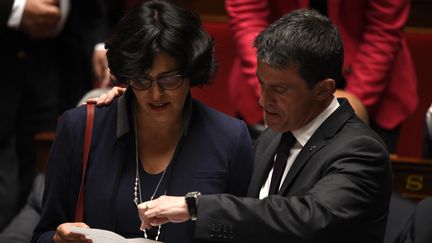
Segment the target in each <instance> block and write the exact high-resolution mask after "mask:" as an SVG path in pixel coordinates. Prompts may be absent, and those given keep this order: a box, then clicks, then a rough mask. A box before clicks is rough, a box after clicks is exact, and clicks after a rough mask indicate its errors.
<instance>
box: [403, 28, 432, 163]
mask: <svg viewBox="0 0 432 243" xmlns="http://www.w3.org/2000/svg"><path fill="white" fill-rule="evenodd" d="M406 36H407V40H408V45H409V47H410V49H411V54H412V58H413V61H414V65H415V68H416V72H417V77H418V82H419V83H418V93H419V98H420V99H419V105H418V107H417V110H416V112H415V113H414V114H413V115H412V116H411V117H410V118H409V119H408V120H407V121H406V122H404V124H403V125H402V128H401V134H400V137H399V143H398V148H397V154H398V155H402V156H412V157H421V155H422V147H423V145H422V143H423V136H424V121H425V114H426V111H427V109H428V108H429V106H430V105H431V103H432V72H431V69H432V63H431V61H430V58H431V56H432V29H407V31H406Z"/></svg>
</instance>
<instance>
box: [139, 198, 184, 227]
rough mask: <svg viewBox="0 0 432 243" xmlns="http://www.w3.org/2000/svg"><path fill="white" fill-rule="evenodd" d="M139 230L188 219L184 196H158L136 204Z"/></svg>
mask: <svg viewBox="0 0 432 243" xmlns="http://www.w3.org/2000/svg"><path fill="white" fill-rule="evenodd" d="M138 213H139V216H140V219H141V227H140V229H141V230H144V229H146V228H150V227H151V226H158V225H161V224H165V223H168V222H173V223H181V222H184V221H186V220H189V219H190V215H189V211H188V208H187V204H186V200H185V197H173V196H160V197H159V198H157V199H155V200H153V201H147V202H143V203H141V204H139V205H138Z"/></svg>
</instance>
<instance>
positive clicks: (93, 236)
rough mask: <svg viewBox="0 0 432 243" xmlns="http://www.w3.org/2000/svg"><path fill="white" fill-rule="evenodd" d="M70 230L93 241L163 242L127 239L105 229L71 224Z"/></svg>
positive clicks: (97, 242) (110, 242)
mask: <svg viewBox="0 0 432 243" xmlns="http://www.w3.org/2000/svg"><path fill="white" fill-rule="evenodd" d="M69 230H70V231H71V232H73V233H78V234H82V235H85V237H86V238H87V239H90V240H92V241H93V243H156V242H159V243H162V242H161V241H154V240H149V239H144V238H132V239H126V238H124V237H123V236H121V235H119V234H116V233H114V232H112V231H109V230H103V229H94V228H80V227H76V226H70V227H69Z"/></svg>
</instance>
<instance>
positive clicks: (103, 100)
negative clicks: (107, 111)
mask: <svg viewBox="0 0 432 243" xmlns="http://www.w3.org/2000/svg"><path fill="white" fill-rule="evenodd" d="M125 91H126V88H122V87H117V86H115V87H113V88H112V89H111V90H110V91H108V92H107V93H106V94H103V95H101V96H99V98H91V99H88V100H87V102H96V105H97V106H104V105H109V104H111V103H112V102H113V100H114V99H115V98H116V97H118V96H122V95H123V94H124V92H125Z"/></svg>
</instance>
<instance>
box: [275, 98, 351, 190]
mask: <svg viewBox="0 0 432 243" xmlns="http://www.w3.org/2000/svg"><path fill="white" fill-rule="evenodd" d="M338 101H339V104H340V106H339V108H338V109H336V110H335V111H334V112H333V113H332V114H331V115H330V116H329V117H328V118H327V119H326V120H325V121H324V122H323V123H322V124H321V126H320V127H319V128H318V129H317V130H316V131H315V132H314V134H313V135H312V137H311V138H310V139H309V141H308V142H307V143H306V144H305V146H304V147H303V148H302V149H301V151H300V153H299V154H298V156H297V158H296V159H295V160H294V163H293V164H292V166H291V168H290V170H289V172H288V174H287V176H286V177H285V180H284V182H283V184H282V187H281V189H280V190H279V192H278V194H280V195H281V194H284V193H285V191H286V190H287V189H288V187H289V185H290V184H291V183H292V181H293V180H294V178H295V177H296V176H297V174H298V173H299V172H300V171H301V169H302V167H303V166H304V165H305V164H306V162H308V160H309V159H310V158H311V156H312V155H313V154H314V153H316V152H317V151H318V150H320V149H321V148H322V147H323V146H325V144H326V140H328V139H331V138H332V137H334V136H335V134H336V133H337V131H338V130H339V128H340V127H341V126H342V125H343V124H345V123H346V122H347V121H348V119H350V118H351V117H352V116H354V110H353V109H352V107H351V106H350V104H349V102H348V101H347V100H346V99H344V98H341V99H338Z"/></svg>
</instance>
